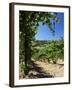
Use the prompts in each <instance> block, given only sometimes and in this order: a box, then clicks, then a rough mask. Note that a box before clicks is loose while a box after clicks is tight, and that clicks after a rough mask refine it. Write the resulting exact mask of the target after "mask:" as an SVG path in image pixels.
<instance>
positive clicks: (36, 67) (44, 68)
mask: <svg viewBox="0 0 72 90" xmlns="http://www.w3.org/2000/svg"><path fill="white" fill-rule="evenodd" d="M29 67H30V70H29V73H28V75H27V76H23V73H22V72H20V75H21V76H20V79H23V78H46V77H47V78H54V77H63V76H64V64H63V62H62V61H60V60H59V61H58V62H57V64H52V63H48V62H42V61H32V62H31V65H30V66H29Z"/></svg>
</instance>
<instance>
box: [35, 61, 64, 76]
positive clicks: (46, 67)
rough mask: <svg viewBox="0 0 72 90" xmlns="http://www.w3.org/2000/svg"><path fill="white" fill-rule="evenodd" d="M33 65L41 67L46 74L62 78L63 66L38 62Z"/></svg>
mask: <svg viewBox="0 0 72 90" xmlns="http://www.w3.org/2000/svg"><path fill="white" fill-rule="evenodd" d="M35 64H37V65H38V66H39V67H41V68H42V70H43V71H44V72H46V73H47V74H48V73H49V74H50V75H52V76H54V77H62V76H63V75H64V65H63V64H49V63H44V62H40V61H36V62H35Z"/></svg>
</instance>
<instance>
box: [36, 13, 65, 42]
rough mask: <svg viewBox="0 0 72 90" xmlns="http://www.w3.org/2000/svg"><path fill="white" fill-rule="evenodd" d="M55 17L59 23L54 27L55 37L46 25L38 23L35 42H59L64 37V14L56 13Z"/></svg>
mask: <svg viewBox="0 0 72 90" xmlns="http://www.w3.org/2000/svg"><path fill="white" fill-rule="evenodd" d="M57 16H58V17H59V18H60V20H61V22H60V24H57V23H56V25H55V35H53V34H52V32H51V31H50V29H49V28H48V26H47V25H42V24H41V23H40V25H39V26H38V32H37V33H36V35H35V39H36V40H59V39H61V37H64V13H57Z"/></svg>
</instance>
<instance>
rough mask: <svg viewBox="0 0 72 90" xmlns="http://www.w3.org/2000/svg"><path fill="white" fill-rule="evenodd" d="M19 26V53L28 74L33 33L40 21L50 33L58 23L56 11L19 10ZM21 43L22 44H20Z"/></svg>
mask: <svg viewBox="0 0 72 90" xmlns="http://www.w3.org/2000/svg"><path fill="white" fill-rule="evenodd" d="M19 15H20V16H19V22H20V24H19V27H20V33H19V35H20V49H21V48H22V50H21V52H20V54H21V53H22V54H21V55H24V56H25V58H24V62H25V70H24V72H25V74H26V75H27V74H28V62H29V61H30V59H31V41H32V40H34V35H35V34H36V32H37V27H38V26H39V23H40V22H41V23H42V24H43V25H44V24H47V25H48V27H49V28H50V30H51V31H52V33H54V32H55V23H60V19H59V18H58V17H57V13H53V12H32V11H20V12H19ZM21 45H22V46H21Z"/></svg>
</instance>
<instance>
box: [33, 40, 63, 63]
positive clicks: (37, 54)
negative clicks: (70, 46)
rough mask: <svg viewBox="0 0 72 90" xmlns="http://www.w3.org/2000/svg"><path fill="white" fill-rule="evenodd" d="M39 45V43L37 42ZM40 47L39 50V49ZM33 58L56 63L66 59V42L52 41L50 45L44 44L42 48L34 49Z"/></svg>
mask: <svg viewBox="0 0 72 90" xmlns="http://www.w3.org/2000/svg"><path fill="white" fill-rule="evenodd" d="M37 43H38V42H37ZM37 47H38V48H37ZM32 57H33V58H34V59H35V60H41V59H44V60H45V59H46V60H53V61H54V62H55V61H56V60H58V59H62V60H63V58H64V41H63V40H58V41H50V42H49V43H48V42H47V44H46V43H43V42H42V47H41V46H40V47H39V45H37V46H35V47H33V55H32Z"/></svg>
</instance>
